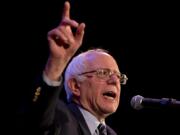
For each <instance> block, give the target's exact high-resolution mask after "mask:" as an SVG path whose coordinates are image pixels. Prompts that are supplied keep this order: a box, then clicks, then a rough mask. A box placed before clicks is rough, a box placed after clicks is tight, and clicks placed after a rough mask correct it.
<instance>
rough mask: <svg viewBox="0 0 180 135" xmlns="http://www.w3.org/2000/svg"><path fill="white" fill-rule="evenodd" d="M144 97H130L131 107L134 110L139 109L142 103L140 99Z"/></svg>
mask: <svg viewBox="0 0 180 135" xmlns="http://www.w3.org/2000/svg"><path fill="white" fill-rule="evenodd" d="M143 98H144V97H142V96H140V95H136V96H134V97H132V99H131V102H130V103H131V107H132V108H133V109H135V110H140V109H142V108H143V105H142V100H143Z"/></svg>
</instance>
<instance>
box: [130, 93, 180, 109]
mask: <svg viewBox="0 0 180 135" xmlns="http://www.w3.org/2000/svg"><path fill="white" fill-rule="evenodd" d="M130 103H131V107H132V108H133V109H135V110H141V109H143V108H145V107H180V101H177V100H176V99H173V98H161V99H155V98H144V97H143V96H141V95H136V96H133V97H132V99H131V102H130Z"/></svg>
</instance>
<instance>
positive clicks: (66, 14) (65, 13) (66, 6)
mask: <svg viewBox="0 0 180 135" xmlns="http://www.w3.org/2000/svg"><path fill="white" fill-rule="evenodd" d="M62 17H63V18H70V3H69V2H68V1H66V2H65V3H64V9H63V14H62Z"/></svg>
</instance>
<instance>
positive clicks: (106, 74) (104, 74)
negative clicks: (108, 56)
mask: <svg viewBox="0 0 180 135" xmlns="http://www.w3.org/2000/svg"><path fill="white" fill-rule="evenodd" d="M88 73H95V75H96V76H97V77H98V78H100V79H103V80H106V79H109V78H110V77H111V76H112V75H116V77H117V78H118V79H119V81H120V83H121V84H123V85H125V84H126V82H127V80H128V78H127V76H126V75H125V74H121V73H119V72H117V71H112V70H110V69H108V68H100V69H97V70H92V71H88V72H83V73H80V74H78V75H85V74H88Z"/></svg>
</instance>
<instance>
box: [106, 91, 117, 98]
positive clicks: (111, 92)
mask: <svg viewBox="0 0 180 135" xmlns="http://www.w3.org/2000/svg"><path fill="white" fill-rule="evenodd" d="M103 96H105V97H106V98H109V99H115V98H116V93H115V92H113V91H106V92H104V93H103Z"/></svg>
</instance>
